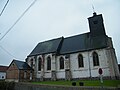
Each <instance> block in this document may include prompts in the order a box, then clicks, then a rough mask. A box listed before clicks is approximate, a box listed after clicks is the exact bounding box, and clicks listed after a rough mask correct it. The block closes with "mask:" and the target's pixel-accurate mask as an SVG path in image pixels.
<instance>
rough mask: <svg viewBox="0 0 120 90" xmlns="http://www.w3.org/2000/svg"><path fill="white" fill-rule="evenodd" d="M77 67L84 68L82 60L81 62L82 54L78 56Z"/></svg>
mask: <svg viewBox="0 0 120 90" xmlns="http://www.w3.org/2000/svg"><path fill="white" fill-rule="evenodd" d="M78 67H79V68H84V60H83V55H82V54H79V55H78Z"/></svg>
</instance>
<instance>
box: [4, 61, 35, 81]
mask: <svg viewBox="0 0 120 90" xmlns="http://www.w3.org/2000/svg"><path fill="white" fill-rule="evenodd" d="M32 79H33V69H32V68H31V67H30V66H29V65H28V64H27V63H26V62H23V61H18V60H13V61H12V62H11V64H10V65H9V67H8V70H7V74H6V81H15V82H20V81H28V80H32Z"/></svg>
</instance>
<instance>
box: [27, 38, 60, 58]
mask: <svg viewBox="0 0 120 90" xmlns="http://www.w3.org/2000/svg"><path fill="white" fill-rule="evenodd" d="M61 41H62V37H61V38H57V39H52V40H48V41H45V42H40V43H38V45H37V46H36V47H35V48H34V50H33V51H32V52H31V53H30V55H29V56H32V55H37V54H46V53H55V52H57V51H58V50H59V45H60V43H61Z"/></svg>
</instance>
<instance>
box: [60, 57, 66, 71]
mask: <svg viewBox="0 0 120 90" xmlns="http://www.w3.org/2000/svg"><path fill="white" fill-rule="evenodd" d="M64 61H65V60H64V58H63V57H60V58H59V69H60V70H63V69H65V65H64Z"/></svg>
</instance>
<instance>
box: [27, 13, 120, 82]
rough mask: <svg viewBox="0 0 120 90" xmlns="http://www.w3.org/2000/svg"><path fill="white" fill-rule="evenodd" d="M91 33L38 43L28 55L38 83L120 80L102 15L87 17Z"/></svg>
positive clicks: (110, 39) (28, 60)
mask: <svg viewBox="0 0 120 90" xmlns="http://www.w3.org/2000/svg"><path fill="white" fill-rule="evenodd" d="M88 22H89V29H90V32H87V33H83V34H79V35H75V36H71V37H67V38H64V37H60V38H55V39H52V40H48V41H44V42H40V43H38V44H37V46H36V47H35V48H34V49H33V51H32V52H31V53H30V54H29V55H28V56H27V59H26V62H27V63H28V64H29V65H30V66H31V67H32V68H33V69H34V77H35V79H37V80H41V81H42V80H59V79H64V80H71V79H83V78H97V77H99V73H98V70H99V68H101V69H102V70H103V74H102V75H103V77H104V78H110V79H117V78H120V74H119V69H118V63H117V58H116V54H115V49H114V47H113V44H112V38H111V37H108V36H107V35H106V32H105V28H104V23H103V17H102V14H99V15H97V14H96V13H95V12H94V13H93V16H92V17H89V18H88Z"/></svg>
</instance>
